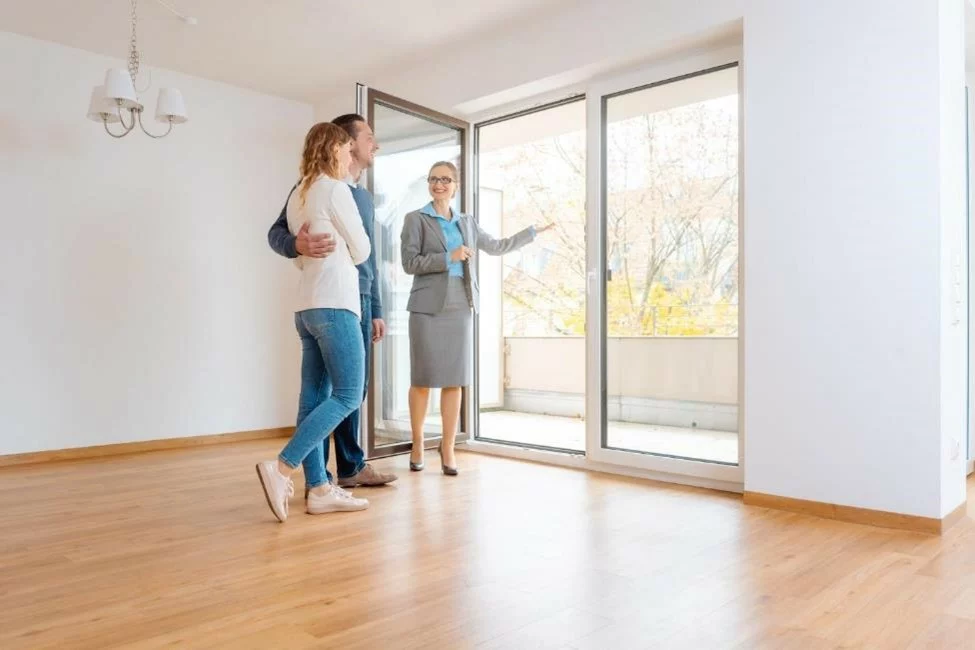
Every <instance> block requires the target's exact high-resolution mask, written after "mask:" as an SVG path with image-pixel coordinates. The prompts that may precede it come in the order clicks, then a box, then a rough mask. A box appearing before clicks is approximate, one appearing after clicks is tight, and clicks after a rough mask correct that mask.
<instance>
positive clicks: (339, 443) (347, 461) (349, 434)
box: [322, 295, 372, 483]
mask: <svg viewBox="0 0 975 650" xmlns="http://www.w3.org/2000/svg"><path fill="white" fill-rule="evenodd" d="M359 303H360V306H361V309H362V346H363V349H364V350H365V356H364V357H363V358H364V361H365V363H364V366H365V377H364V378H363V382H362V400H363V401H365V399H366V391H367V390H368V388H369V369H370V366H369V360H370V359H371V356H370V355H371V351H372V298H371V297H370V296H368V295H360V296H359ZM325 397H327V396H323V397H322V399H324V398H325ZM361 407H362V405H361V403H360V408H357V409H356V410H354V411H352V413H350V414H349V417H347V418H345V419H344V420H342V423H341V424H340V425H339V426H338V428H336V429H335V432H334V433H333V434H332V439H333V440H334V441H335V469H336V470H337V471H338V473H339V478H349V477H350V476H355V475H356V474H358V473H359V472H361V471H362V470H363V468H364V467H365V466H366V455H365V453H363V451H362V447H360V446H359V426H360V422H361V421H362V408H361ZM322 454H323V455H324V462H325V474H326V475H327V476H328V481H329V483H334V482H335V479H334V478H333V476H332V473H331V472H329V471H328V455H329V444H328V440H326V441H325V444H324V445H323V446H322Z"/></svg>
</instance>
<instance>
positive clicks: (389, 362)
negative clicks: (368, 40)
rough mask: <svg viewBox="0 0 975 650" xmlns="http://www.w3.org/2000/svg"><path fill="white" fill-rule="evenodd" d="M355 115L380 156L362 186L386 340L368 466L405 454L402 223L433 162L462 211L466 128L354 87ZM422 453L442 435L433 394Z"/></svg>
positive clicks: (374, 395) (373, 393)
mask: <svg viewBox="0 0 975 650" xmlns="http://www.w3.org/2000/svg"><path fill="white" fill-rule="evenodd" d="M357 106H358V112H359V113H360V114H363V115H364V116H365V117H366V119H367V120H368V122H369V125H370V126H371V127H372V129H373V131H374V132H375V134H376V140H377V142H378V143H379V147H380V148H379V151H378V152H377V154H376V161H375V164H374V165H373V167H372V169H371V170H370V172H369V174H368V176H367V178H366V184H367V187H368V189H369V191H370V192H372V194H373V198H374V200H375V205H376V225H375V242H374V246H375V252H376V263H377V270H378V275H379V278H378V280H379V286H380V290H381V294H382V301H383V314H384V318H385V320H386V338H385V340H383V341H382V342H380V343H378V344H376V345H374V346H373V349H372V352H373V353H372V362H371V374H370V382H369V390H368V394H367V397H366V412H367V413H368V417H366V418H363V420H364V425H363V432H362V433H363V435H364V436H365V439H366V442H367V444H366V445H365V447H366V449H367V453H368V455H369V457H370V458H377V457H382V456H390V455H393V454H399V453H404V452H407V451H409V450H410V447H411V434H410V412H409V403H408V393H409V388H410V342H409V328H408V323H409V314H408V313H407V311H406V303H407V300H408V299H409V296H410V287H411V286H412V283H413V278H412V276H409V275H407V274H406V273H405V272H404V271H403V266H402V260H401V259H400V232H401V231H402V229H403V218H404V216H405V215H406V214H407V213H409V212H412V211H413V210H417V209H419V208H422V207H423V206H424V205H426V204H427V203H428V202H429V201H430V196H429V194H428V192H427V173H428V172H429V170H430V167H431V165H433V164H434V163H436V162H438V161H442V160H446V161H450V162H453V163H454V164H456V165H457V167H458V169H459V170H460V171H461V178H460V191H459V192H458V193H457V196H456V198H455V201H456V203H455V205H454V208H455V209H457V210H461V211H464V210H466V208H467V185H466V179H465V176H466V175H465V173H464V171H465V169H467V168H468V166H469V161H468V160H467V150H468V148H467V141H468V134H469V132H470V130H469V125H468V124H467V123H466V122H464V121H462V120H459V119H456V118H454V117H451V116H449V115H444V114H442V113H438V112H436V111H434V110H431V109H429V108H426V107H423V106H418V105H417V104H414V103H411V102H409V101H406V100H403V99H400V98H398V97H394V96H392V95H388V94H386V93H383V92H380V91H378V90H375V89H372V88H366V87H364V86H361V85H360V86H359V88H358V92H357ZM470 390H471V387H465V388H464V391H463V395H464V397H463V404H464V406H463V407H462V408H461V422H460V430H459V433H458V436H457V439H458V440H465V439H467V437H468V431H469V424H468V423H469V418H468V417H467V415H466V414H467V411H468V408H467V404H468V403H469V401H470V398H469V395H470ZM424 432H425V439H426V446H428V447H429V446H436V443H437V441H438V440H439V438H440V435H441V425H440V391H439V390H433V391H431V395H430V407H429V410H428V413H427V417H426V421H425V425H424Z"/></svg>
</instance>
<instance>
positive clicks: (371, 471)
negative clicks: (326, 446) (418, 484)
mask: <svg viewBox="0 0 975 650" xmlns="http://www.w3.org/2000/svg"><path fill="white" fill-rule="evenodd" d="M397 478H399V477H398V476H396V475H395V474H385V473H383V472H380V471H379V470H378V469H376V468H375V467H373V466H372V465H370V464H369V463H366V466H365V467H363V468H362V471H361V472H359V473H358V474H356V475H354V476H347V477H346V478H340V479H339V487H344V488H354V487H378V486H380V485H387V484H389V483H392V482H393V481H395V480H396V479H397Z"/></svg>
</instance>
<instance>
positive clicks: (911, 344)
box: [744, 0, 964, 517]
mask: <svg viewBox="0 0 975 650" xmlns="http://www.w3.org/2000/svg"><path fill="white" fill-rule="evenodd" d="M960 1H961V0H946V1H945V2H942V3H941V5H942V8H944V6H946V5H947V4H950V3H951V2H960ZM938 6H939V3H931V2H928V1H926V0H910V1H906V0H905V1H904V2H900V3H897V4H896V6H895V5H893V4H891V3H888V2H884V1H881V0H875V1H864V2H858V3H849V2H841V1H839V0H829V1H826V2H819V3H804V2H788V3H775V2H755V3H753V5H752V10H751V11H750V12H749V13H748V14H747V15H746V18H745V25H744V34H745V41H744V50H745V67H744V73H745V105H744V118H745V142H744V148H745V238H744V244H745V250H746V264H745V287H746V292H747V293H746V296H745V305H744V310H745V327H746V329H745V335H746V348H745V350H746V355H745V396H744V403H745V444H746V448H745V462H746V474H745V482H746V486H745V487H746V489H747V490H752V491H757V492H764V493H770V494H777V495H783V496H788V497H796V498H802V499H812V500H816V501H825V502H830V503H838V504H844V505H852V506H860V507H866V508H876V509H880V510H888V511H894V512H903V513H909V514H915V515H923V516H935V517H938V516H942V515H943V514H944V513H945V512H947V511H950V510H951V509H953V508H954V507H955V506H957V505H958V504H959V503H961V500H962V499H963V498H964V491H963V490H964V484H963V483H961V482H960V476H961V475H959V480H951V481H949V483H951V489H950V490H945V491H944V492H943V491H942V477H943V476H942V475H943V472H944V471H945V469H944V468H943V445H942V436H944V435H948V433H949V432H948V431H947V429H946V427H952V431H951V432H950V433H951V435H958V431H956V430H954V429H953V427H954V424H955V423H954V421H953V420H952V418H953V417H954V414H955V412H956V411H957V404H958V402H957V397H958V396H957V395H956V394H955V391H956V389H957V386H956V385H955V383H954V382H957V380H958V377H957V376H956V373H954V371H953V370H952V371H950V372H949V370H948V369H947V368H946V367H944V363H945V359H944V358H943V356H942V352H943V350H945V347H944V346H946V345H954V343H948V342H947V341H945V340H944V337H945V324H944V320H943V319H944V314H943V311H942V307H943V304H944V303H943V301H942V299H941V287H942V258H943V255H942V252H943V251H942V242H943V235H942V230H943V228H945V219H946V212H945V211H946V210H948V211H950V209H951V207H950V206H949V205H948V203H947V202H946V201H947V200H948V195H949V194H951V193H952V192H953V191H954V188H949V187H947V186H944V185H942V180H941V175H943V174H945V173H946V172H949V168H950V171H951V173H954V166H955V165H956V164H958V163H960V162H963V161H959V160H957V159H956V158H954V157H952V158H950V159H949V158H948V157H947V156H946V157H945V158H942V156H941V154H942V147H943V146H944V141H943V140H942V135H943V133H944V132H943V131H942V129H949V130H952V131H953V130H954V129H955V127H956V125H955V121H956V119H957V117H958V115H957V114H958V112H959V111H963V109H964V106H963V104H962V103H960V102H959V103H958V106H957V107H952V106H946V105H944V104H943V102H944V101H945V100H946V98H948V95H950V94H953V93H948V91H947V90H946V88H945V85H944V84H946V83H948V82H955V81H957V82H958V83H959V84H960V83H961V79H960V78H959V79H957V80H955V79H952V78H945V77H944V76H943V75H944V74H947V73H948V72H949V71H951V70H953V68H954V67H955V66H954V62H950V61H946V60H944V59H942V57H941V56H940V55H941V54H942V52H941V51H940V50H939V15H938ZM905 43H910V47H905ZM959 63H960V61H959ZM952 74H953V73H952ZM949 122H950V124H949ZM955 148H957V145H955ZM943 162H944V163H945V165H947V166H943V165H942V163H943ZM952 185H954V181H952ZM961 381H962V386H963V385H964V379H962V380H961ZM949 384H950V385H949ZM947 400H951V403H948V401H947ZM948 411H951V412H952V416H951V418H949V417H947V415H945V417H944V418H943V414H947V412H948ZM939 434H940V435H939ZM827 477H828V479H827ZM959 488H960V489H961V492H960V493H959Z"/></svg>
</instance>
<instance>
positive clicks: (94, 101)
mask: <svg viewBox="0 0 975 650" xmlns="http://www.w3.org/2000/svg"><path fill="white" fill-rule="evenodd" d="M157 1H159V0H157ZM136 3H137V0H132V38H131V40H130V42H129V61H128V70H119V69H111V70H109V71H108V72H106V73H105V83H104V84H103V85H101V86H95V87H94V88H93V89H92V91H91V101H90V102H89V105H88V119H90V120H94V121H95V122H101V123H102V124H103V125H104V126H105V131H106V133H108V134H109V135H110V136H112V137H113V138H124V137H125V136H127V135H128V134H130V133H132V131H133V130H134V129H135V125H136V123H137V122H138V124H139V128H140V129H141V130H142V132H143V133H145V134H146V135H148V136H149V137H150V138H164V137H166V136H167V135H169V134H170V132H172V130H173V125H174V124H182V123H183V122H185V121H186V120H187V116H186V104H185V103H184V102H183V95H182V93H180V92H179V91H178V90H176V89H175V88H160V89H159V98H158V99H157V100H156V121H157V122H162V123H163V124H168V125H169V126H168V128H167V129H166V132H165V133H162V134H160V135H155V134H153V133H150V132H149V131H148V130H146V127H145V126H143V124H142V112H143V110H144V108H143V106H142V103H141V102H139V99H138V97H137V95H136V89H135V82H136V77H137V76H138V74H139V62H140V58H141V56H140V53H139V49H138V47H137V46H136V23H137V17H136V9H137V7H136ZM159 4H161V5H162V6H164V7H166V9H169V11H171V12H172V13H174V14H176V15H177V16H179V17H180V18H182V19H183V21H184V22H185V23H187V24H189V25H193V24H196V20H195V19H193V18H190V17H187V16H181V15H179V14H178V13H177V12H176V11H175V10H173V8H172V7H170V6H168V5H166V4H165V3H163V2H159ZM150 83H151V77H150ZM148 89H149V84H147V85H146V87H145V88H144V89H143V90H142V91H140V92H145V91H146V90H148ZM112 124H121V127H122V132H121V133H115V132H114V131H113V130H112V129H111V127H110V126H109V125H112Z"/></svg>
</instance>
